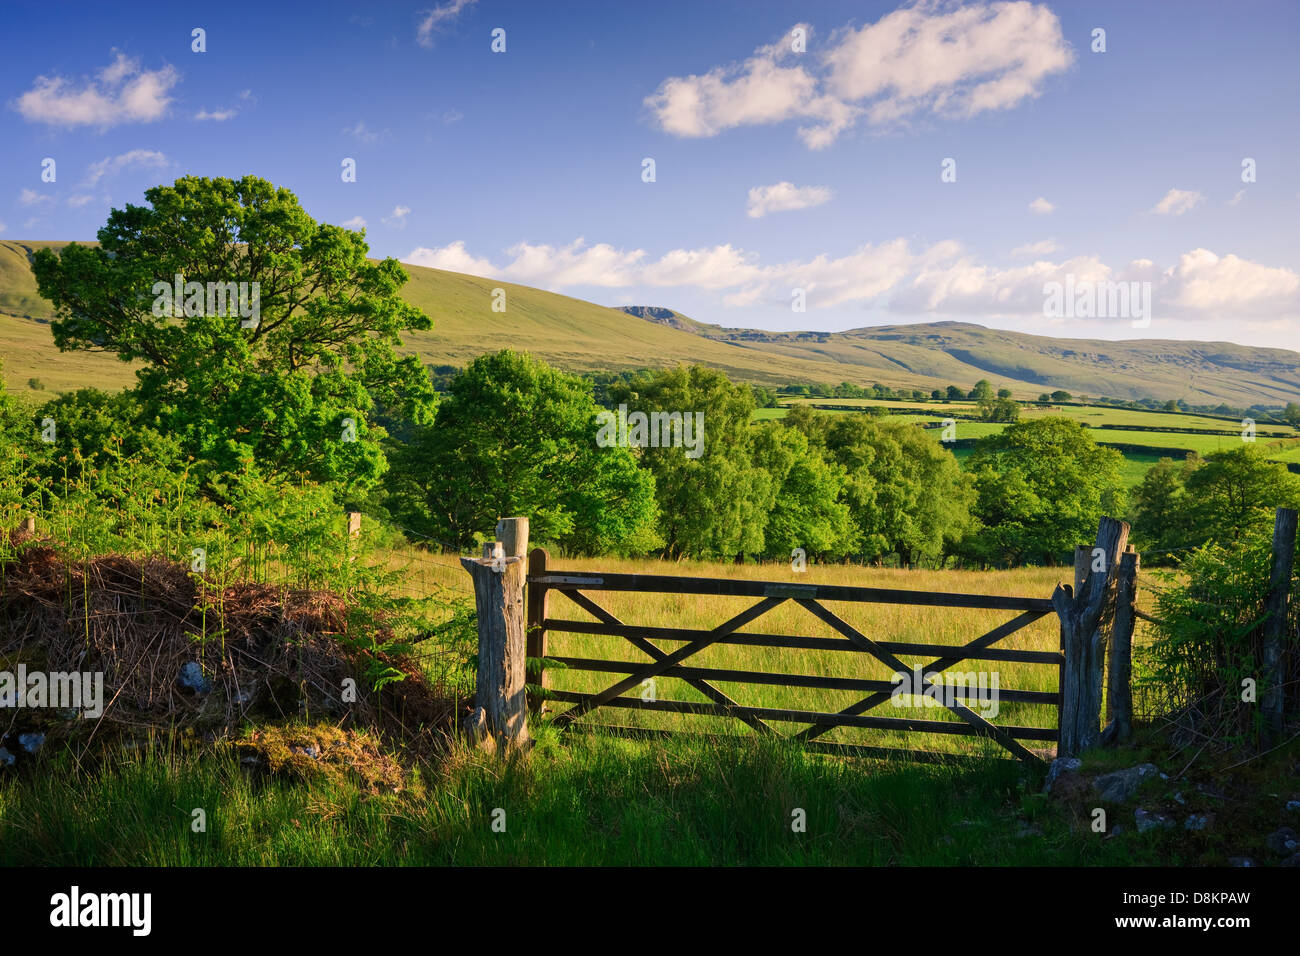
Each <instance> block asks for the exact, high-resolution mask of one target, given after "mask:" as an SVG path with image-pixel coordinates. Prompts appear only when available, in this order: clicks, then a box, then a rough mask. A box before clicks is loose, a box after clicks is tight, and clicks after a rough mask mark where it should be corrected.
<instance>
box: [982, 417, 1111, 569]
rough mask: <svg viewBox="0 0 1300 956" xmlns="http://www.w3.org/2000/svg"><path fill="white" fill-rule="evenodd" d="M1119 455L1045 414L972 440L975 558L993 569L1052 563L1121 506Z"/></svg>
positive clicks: (1077, 427) (1072, 423)
mask: <svg viewBox="0 0 1300 956" xmlns="http://www.w3.org/2000/svg"><path fill="white" fill-rule="evenodd" d="M1122 460H1123V456H1121V455H1120V453H1119V452H1118V451H1116V450H1115V449H1113V448H1106V447H1103V446H1101V445H1098V444H1097V443H1096V442H1095V441H1094V440H1093V438H1092V436H1091V435H1090V434H1088V430H1087V429H1085V428H1084V427H1083V426H1082V425H1080V424H1079V423H1078V422H1076V421H1074V420H1072V419H1069V418H1064V417H1060V416H1048V417H1044V418H1038V419H1033V420H1030V421H1023V422H1017V423H1015V424H1013V425H1008V426H1007V427H1006V428H1005V429H1004V430H1003V431H1002V432H1000V433H999V434H996V435H990V436H988V437H987V438H982V439H980V441H979V443H978V444H977V445H976V448H975V451H974V453H973V454H972V455H971V457H970V459H969V461H968V462H967V470H968V471H969V472H970V473H971V474H973V475H974V476H975V488H976V503H975V509H974V510H975V515H976V517H977V518H978V519H979V520H980V523H981V524H982V525H983V528H982V529H981V530H980V532H979V534H978V535H977V536H976V538H975V540H974V542H973V544H974V548H973V550H974V552H975V555H976V556H977V557H979V558H981V559H982V560H985V561H988V562H990V563H993V564H1020V563H1023V562H1026V561H1048V562H1050V561H1054V560H1056V559H1058V558H1060V557H1063V556H1064V555H1065V554H1067V553H1069V552H1072V551H1073V549H1074V546H1075V545H1076V544H1084V543H1086V542H1088V541H1091V540H1092V538H1093V536H1094V535H1095V533H1096V530H1097V523H1098V521H1099V520H1100V518H1101V516H1102V515H1103V514H1110V515H1117V514H1119V513H1121V509H1122V508H1123V504H1124V491H1123V484H1122V482H1121V480H1120V473H1119V467H1120V463H1121V462H1122Z"/></svg>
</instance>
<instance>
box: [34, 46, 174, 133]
mask: <svg viewBox="0 0 1300 956" xmlns="http://www.w3.org/2000/svg"><path fill="white" fill-rule="evenodd" d="M113 52H114V53H116V54H117V55H116V58H115V59H114V60H113V62H112V63H111V64H109V65H108V66H107V67H105V68H104V69H102V70H100V71H99V73H98V75H97V76H96V77H95V78H94V79H88V80H84V82H83V83H82V84H81V85H78V84H77V83H75V82H74V81H72V80H70V79H68V78H66V77H62V76H38V77H37V78H36V80H35V82H34V84H33V86H32V88H31V89H30V90H28V91H27V92H25V93H23V94H22V95H20V96H19V97H18V99H17V100H15V101H13V103H12V104H11V105H12V106H14V108H15V109H17V110H18V112H19V113H21V114H22V115H23V117H24V118H25V119H27V120H29V121H31V122H33V123H48V124H50V125H52V126H66V127H76V126H99V127H102V128H105V129H106V128H108V127H110V126H116V125H118V124H120V123H152V122H155V121H156V120H160V119H162V118H163V117H164V116H165V115H166V113H167V108H168V106H169V105H170V104H171V101H172V100H171V96H170V95H169V94H170V92H171V89H172V87H174V86H175V85H176V84H177V83H179V82H180V74H179V73H177V72H176V69H175V68H174V67H172V66H164V67H163V68H162V69H159V70H142V69H141V68H140V61H139V60H136V59H133V58H130V57H127V56H126V55H125V54H122V53H117V51H116V50H115V51H113Z"/></svg>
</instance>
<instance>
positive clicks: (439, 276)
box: [0, 241, 1300, 406]
mask: <svg viewBox="0 0 1300 956" xmlns="http://www.w3.org/2000/svg"><path fill="white" fill-rule="evenodd" d="M62 245H63V243H51V242H19V241H3V242H0V358H3V360H4V365H5V368H4V373H5V378H6V380H7V382H8V384H9V386H10V387H11V388H15V389H22V388H24V387H25V386H26V383H27V381H28V379H29V378H32V377H37V378H39V379H41V381H42V382H43V383H44V384H45V386H46V387H47V388H49V389H54V390H61V389H68V388H76V387H79V386H82V385H98V386H100V387H104V388H119V387H122V386H125V385H127V384H129V383H130V382H131V380H132V375H131V367H130V366H128V365H125V364H123V363H121V362H119V361H118V360H117V359H116V358H115V357H114V356H112V355H101V354H91V353H84V352H82V353H62V354H61V353H59V352H58V351H57V350H55V348H54V345H53V341H52V338H51V335H50V329H49V320H50V318H51V316H52V309H51V306H50V304H49V303H48V302H46V301H45V300H43V299H41V297H40V296H39V294H38V293H37V291H36V284H35V280H34V278H33V277H32V275H31V271H30V269H29V268H28V260H29V256H30V255H31V253H32V252H33V251H34V250H35V249H36V248H39V247H42V246H51V247H56V248H57V247H60V246H62ZM406 268H407V270H408V271H409V272H410V274H411V281H410V282H409V283H407V285H406V287H405V289H404V290H403V294H404V295H405V297H406V298H407V299H408V300H409V301H410V302H412V303H413V304H415V305H417V306H419V307H420V308H421V309H423V310H424V311H425V312H427V313H428V314H429V315H430V316H431V317H432V318H433V320H434V326H433V330H432V331H430V332H420V333H413V334H411V335H409V336H408V337H407V339H406V343H407V346H408V348H409V349H410V350H412V351H414V352H416V353H417V354H419V355H420V356H421V358H422V359H423V360H424V361H425V362H427V363H428V364H431V365H464V364H465V363H466V362H468V361H469V360H470V359H472V358H474V357H475V356H477V355H480V354H482V353H484V352H488V351H494V350H497V349H501V348H514V349H520V350H527V351H530V352H532V353H533V354H535V355H537V356H538V357H540V358H542V359H544V360H546V361H548V362H550V363H552V364H554V365H557V366H559V367H560V368H564V369H567V370H569V371H616V370H621V369H633V368H643V367H649V366H662V365H668V364H674V363H677V362H700V363H703V364H706V365H711V366H714V367H716V368H719V369H722V370H723V371H725V372H726V373H727V374H728V375H730V376H732V377H734V378H737V379H740V380H745V381H752V382H759V383H763V384H769V385H776V384H784V383H787V382H829V383H839V382H842V381H849V382H853V383H854V384H860V385H869V384H872V383H876V382H879V383H881V384H883V385H888V386H890V387H891V388H900V387H906V388H919V389H924V390H925V391H927V392H928V391H930V390H931V389H933V388H940V387H944V386H946V385H948V384H958V385H961V386H963V387H969V386H970V385H971V384H973V383H974V382H975V381H977V380H978V379H981V378H988V379H990V380H991V381H993V382H994V384H995V385H997V386H1004V385H1005V386H1006V387H1008V388H1011V389H1012V390H1013V392H1014V393H1015V395H1016V397H1017V398H1035V397H1037V396H1038V394H1039V393H1040V392H1042V391H1044V390H1051V389H1056V388H1064V389H1066V390H1067V391H1071V392H1074V393H1076V394H1086V395H1090V396H1101V395H1105V396H1111V397H1116V398H1142V397H1154V398H1159V399H1162V400H1167V399H1171V398H1183V399H1186V400H1187V401H1189V402H1191V403H1193V404H1217V403H1220V402H1226V403H1228V404H1230V405H1235V406H1249V405H1252V404H1255V403H1264V404H1274V405H1279V404H1284V403H1286V402H1288V401H1296V400H1300V353H1296V352H1291V351H1287V350H1284V349H1263V348H1251V347H1247V346H1239V345H1232V344H1228V343H1204V342H1177V341H1162V340H1156V339H1144V340H1132V341H1126V342H1106V341H1094V340H1083V339H1057V338H1051V337H1048V336H1039V335H1026V334H1022V333H1017V332H1004V331H999V330H995V329H986V328H983V327H981V326H978V325H972V324H968V323H957V322H939V323H927V324H920V325H905V326H882V327H878V328H865V329H854V330H851V331H848V332H840V333H824V332H802V333H767V332H759V331H754V330H747V329H727V328H722V327H720V326H715V325H708V324H706V323H703V322H698V321H696V320H694V319H690V318H688V317H686V316H683V315H681V314H680V313H677V312H674V311H672V310H671V309H660V308H643V307H629V308H627V309H617V308H607V307H605V306H601V305H596V304H594V303H591V302H586V301H583V300H581V299H574V298H570V297H569V296H564V295H558V294H556V293H552V292H544V291H542V290H540V289H532V288H529V287H527V286H519V285H513V284H510V283H504V282H500V281H497V280H492V279H482V278H479V277H476V276H468V275H461V274H459V273H454V272H443V271H441V270H437V269H426V268H422V267H419V266H407V267H406ZM498 287H499V288H504V289H505V290H506V311H505V312H493V311H492V310H491V307H490V306H491V302H492V290H493V289H494V288H498ZM634 313H635V314H634Z"/></svg>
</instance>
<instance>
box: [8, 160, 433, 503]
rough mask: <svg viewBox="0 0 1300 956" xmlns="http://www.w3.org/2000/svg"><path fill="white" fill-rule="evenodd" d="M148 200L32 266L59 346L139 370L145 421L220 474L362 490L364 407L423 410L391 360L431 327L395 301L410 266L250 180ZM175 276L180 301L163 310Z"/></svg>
mask: <svg viewBox="0 0 1300 956" xmlns="http://www.w3.org/2000/svg"><path fill="white" fill-rule="evenodd" d="M145 199H146V200H147V202H148V205H143V206H136V205H129V204H128V205H127V206H126V207H125V208H124V209H114V210H113V211H112V212H111V213H110V214H109V217H108V222H107V223H106V225H105V226H104V227H103V228H102V229H100V230H99V234H98V238H99V244H98V245H97V246H93V245H78V244H75V243H74V244H72V245H69V246H66V247H64V249H63V250H62V251H61V252H57V253H56V252H54V251H51V250H48V249H43V250H40V251H39V252H37V254H36V255H35V257H34V260H33V271H34V273H35V275H36V280H37V284H38V288H39V290H40V292H41V295H43V296H44V297H45V298H47V299H49V300H50V301H51V302H52V303H54V306H55V310H56V316H57V317H56V319H55V321H54V323H53V331H54V339H55V342H56V344H57V345H58V346H59V348H60V349H64V350H71V349H80V350H88V351H104V352H113V353H116V354H117V355H118V357H119V358H121V359H122V360H123V361H138V362H142V363H143V367H142V368H141V369H140V370H139V371H138V372H137V376H138V378H139V386H138V389H137V392H138V396H139V398H140V401H141V402H142V404H143V406H144V408H145V409H146V411H147V412H148V414H149V415H150V417H151V419H153V420H156V421H157V422H158V423H159V425H160V427H162V428H164V429H165V430H167V431H168V433H169V434H171V435H173V436H174V437H175V438H176V439H177V440H178V441H179V442H180V444H181V446H182V447H183V448H184V449H185V450H186V451H187V452H188V453H189V454H192V455H194V456H195V457H196V458H198V459H200V460H202V461H206V462H210V463H212V464H213V465H214V466H215V467H216V468H218V469H225V470H234V469H235V468H236V467H237V466H238V464H239V462H241V461H242V460H243V459H245V458H249V457H251V458H253V459H254V460H255V461H256V462H257V463H258V465H259V466H260V467H261V468H262V469H263V470H264V471H265V472H266V473H268V474H276V473H281V474H289V473H305V474H308V475H310V476H311V477H313V478H315V479H317V480H321V481H330V482H335V483H338V484H339V485H341V486H345V487H346V486H354V487H358V488H360V487H364V486H366V485H368V484H372V483H373V482H374V481H375V480H376V479H377V478H378V476H379V475H380V474H381V473H382V471H383V469H384V458H383V455H382V452H381V449H380V440H381V439H382V437H383V436H382V432H381V431H380V430H378V429H372V428H369V427H367V425H366V415H367V413H368V412H369V411H370V409H371V408H372V406H373V403H374V401H375V400H376V399H378V400H381V401H383V402H384V403H385V404H386V405H387V406H389V407H394V408H402V409H403V410H404V411H405V412H406V413H407V414H409V415H410V416H412V417H414V418H416V419H427V418H428V416H429V415H430V414H431V402H432V399H433V392H432V388H431V386H430V384H429V380H428V375H427V374H426V372H425V370H424V369H423V368H422V367H421V365H420V364H419V362H418V361H417V360H416V359H415V358H414V357H406V358H403V357H399V355H398V354H397V348H398V347H399V346H400V345H401V340H400V337H399V336H400V333H401V332H403V331H405V330H409V329H427V328H429V327H430V324H431V323H430V320H429V318H428V316H426V315H425V314H424V313H423V312H421V311H420V310H419V309H417V308H415V307H414V306H412V305H410V304H408V303H407V302H405V301H404V300H403V299H402V298H401V297H400V295H399V294H398V293H399V290H400V289H401V287H402V285H403V283H405V282H406V280H407V278H408V277H407V273H406V271H405V270H404V269H403V268H402V266H401V265H400V264H399V263H398V262H397V261H396V260H394V259H384V260H383V261H380V262H372V261H370V260H368V259H367V258H366V253H367V251H368V247H367V245H366V242H365V238H364V236H363V234H362V233H360V232H353V231H350V230H347V229H343V228H340V227H338V226H333V225H328V224H324V223H318V222H316V221H315V220H314V219H312V217H311V216H309V215H308V214H307V213H306V212H305V211H304V210H303V209H302V207H301V206H300V205H299V203H298V200H297V198H296V197H295V196H294V194H293V193H292V192H290V191H289V190H288V189H284V188H277V187H275V186H273V185H272V184H271V183H269V182H266V181H265V180H262V179H259V178H257V177H254V176H246V177H244V178H242V179H239V180H233V179H224V178H218V179H208V178H201V177H196V176H187V177H184V178H182V179H179V180H177V181H176V182H175V183H174V184H173V185H170V186H157V187H154V188H152V189H149V190H148V191H146V193H145ZM178 276H179V277H180V281H181V282H182V283H183V285H182V293H183V295H182V297H181V299H179V300H177V299H175V298H174V297H172V298H171V300H170V301H167V298H168V297H167V296H165V295H164V294H163V291H164V289H165V287H168V286H172V285H173V284H174V283H175V282H176V281H177V277H178ZM190 283H197V284H198V285H197V286H191V285H190ZM240 283H246V284H247V285H245V286H243V287H242V290H241V289H240V286H239V284H240ZM254 284H256V285H254ZM195 289H197V290H199V294H198V295H195V294H194V291H193V290H195ZM239 291H242V293H243V298H242V299H240V298H239V297H238V295H237V294H236V293H237V292H239ZM237 303H238V304H239V305H243V306H245V308H244V309H240V308H238V307H237Z"/></svg>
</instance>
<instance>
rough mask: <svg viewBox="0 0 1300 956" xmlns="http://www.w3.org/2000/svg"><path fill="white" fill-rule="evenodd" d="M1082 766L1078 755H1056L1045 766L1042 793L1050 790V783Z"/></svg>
mask: <svg viewBox="0 0 1300 956" xmlns="http://www.w3.org/2000/svg"><path fill="white" fill-rule="evenodd" d="M1082 766H1083V761H1082V760H1080V759H1079V758H1078V757H1057V758H1056V759H1055V760H1053V761H1052V765H1051V766H1050V767H1048V768H1047V779H1046V780H1045V781H1044V782H1043V793H1051V792H1052V784H1054V783H1056V781H1057V780H1058V779H1059V778H1060V777H1061V776H1062V775H1063V774H1067V773H1074V772H1075V771H1077V770H1078V769H1079V768H1080V767H1082Z"/></svg>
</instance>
